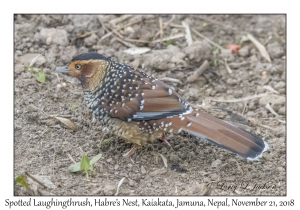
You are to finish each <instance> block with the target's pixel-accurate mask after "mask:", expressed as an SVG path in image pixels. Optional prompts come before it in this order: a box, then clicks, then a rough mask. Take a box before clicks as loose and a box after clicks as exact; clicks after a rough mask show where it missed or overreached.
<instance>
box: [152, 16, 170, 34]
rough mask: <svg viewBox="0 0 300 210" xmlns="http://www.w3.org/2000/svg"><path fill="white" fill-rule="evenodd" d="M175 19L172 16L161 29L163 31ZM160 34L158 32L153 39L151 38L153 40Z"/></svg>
mask: <svg viewBox="0 0 300 210" xmlns="http://www.w3.org/2000/svg"><path fill="white" fill-rule="evenodd" d="M174 19H175V15H173V16H172V18H171V19H170V20H169V21H168V22H166V23H163V25H164V26H163V29H165V28H166V27H167V26H168V25H169V24H170V23H171V22H172V21H173V20H174ZM159 34H160V31H158V32H157V33H156V34H155V35H154V37H153V40H154V39H155V38H156V37H157V36H158V35H159Z"/></svg>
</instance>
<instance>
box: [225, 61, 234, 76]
mask: <svg viewBox="0 0 300 210" xmlns="http://www.w3.org/2000/svg"><path fill="white" fill-rule="evenodd" d="M224 62H225V67H226V69H227V72H228V73H229V74H232V70H231V68H230V67H229V66H228V63H227V59H225V60H224Z"/></svg>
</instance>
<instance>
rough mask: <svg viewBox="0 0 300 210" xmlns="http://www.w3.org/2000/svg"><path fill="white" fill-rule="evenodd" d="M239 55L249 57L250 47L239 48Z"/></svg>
mask: <svg viewBox="0 0 300 210" xmlns="http://www.w3.org/2000/svg"><path fill="white" fill-rule="evenodd" d="M239 55H240V56H242V57H248V56H249V47H248V46H245V47H242V48H241V49H240V50H239Z"/></svg>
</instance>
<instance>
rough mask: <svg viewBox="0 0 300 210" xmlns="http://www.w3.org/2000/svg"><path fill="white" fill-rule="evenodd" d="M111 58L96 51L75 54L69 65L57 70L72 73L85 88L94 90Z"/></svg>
mask: <svg viewBox="0 0 300 210" xmlns="http://www.w3.org/2000/svg"><path fill="white" fill-rule="evenodd" d="M109 61H110V59H109V58H107V57H105V56H103V55H101V54H99V53H95V52H88V53H83V54H79V55H77V56H75V57H74V58H73V59H72V60H71V62H70V63H69V64H68V65H67V66H61V67H57V68H56V72H60V73H70V74H71V75H72V76H74V77H77V78H78V79H79V81H80V82H81V84H82V86H83V88H84V89H88V90H94V89H95V88H96V87H97V85H98V84H99V82H100V81H101V80H102V78H103V77H104V75H105V73H106V69H107V66H108V65H109Z"/></svg>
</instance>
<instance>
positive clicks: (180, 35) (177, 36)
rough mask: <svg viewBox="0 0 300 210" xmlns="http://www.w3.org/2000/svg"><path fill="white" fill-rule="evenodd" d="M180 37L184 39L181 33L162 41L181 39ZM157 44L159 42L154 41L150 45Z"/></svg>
mask: <svg viewBox="0 0 300 210" xmlns="http://www.w3.org/2000/svg"><path fill="white" fill-rule="evenodd" d="M181 37H184V34H183V33H180V34H175V35H174V36H170V37H166V38H163V41H168V40H172V39H178V38H181ZM157 42H160V40H154V41H152V42H151V43H157Z"/></svg>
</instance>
